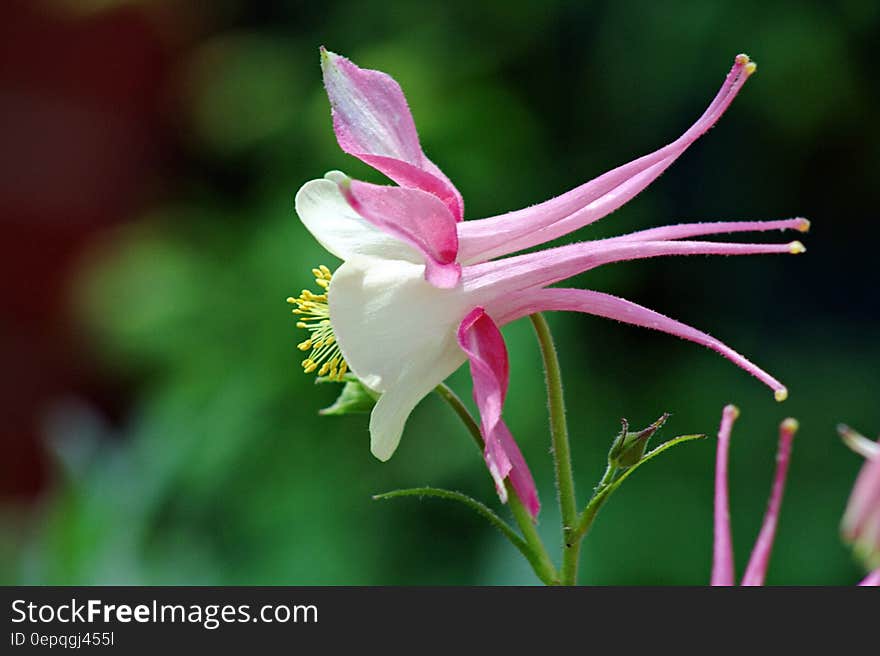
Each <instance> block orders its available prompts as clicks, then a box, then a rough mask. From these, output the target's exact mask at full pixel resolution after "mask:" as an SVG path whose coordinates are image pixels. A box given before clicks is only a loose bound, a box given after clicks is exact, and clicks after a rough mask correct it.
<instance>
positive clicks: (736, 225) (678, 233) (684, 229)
mask: <svg viewBox="0 0 880 656" xmlns="http://www.w3.org/2000/svg"><path fill="white" fill-rule="evenodd" d="M809 229H810V222H809V221H808V220H807V219H803V218H800V217H799V218H796V219H782V220H779V221H711V222H705V223H679V224H677V225H670V226H661V227H659V228H649V229H647V230H639V231H638V232H631V233H629V234H628V235H621V236H620V237H613V238H611V239H606V240H604V241H605V242H606V243H607V242H609V241H613V242H621V241H667V240H671V239H690V238H691V237H702V236H704V235H720V234H730V233H734V232H765V231H768V230H797V231H798V232H807V231H809Z"/></svg>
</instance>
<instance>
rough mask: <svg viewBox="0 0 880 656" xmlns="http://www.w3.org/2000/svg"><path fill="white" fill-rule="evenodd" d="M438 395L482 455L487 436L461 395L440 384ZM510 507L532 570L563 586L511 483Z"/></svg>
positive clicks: (437, 388) (509, 492)
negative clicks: (457, 418) (456, 417)
mask: <svg viewBox="0 0 880 656" xmlns="http://www.w3.org/2000/svg"><path fill="white" fill-rule="evenodd" d="M434 391H435V392H437V394H438V396H440V398H441V399H443V400H444V401H446V403H447V404H449V407H451V408H452V409H453V411H454V412H455V414H457V415H458V417H459V419H461V421H462V423H463V424H464V425H465V428H467V429H468V432H469V433H470V435H471V437H472V438H473V439H474V442H475V443H476V445H477V448H478V449H479V450H480V453H481V454H482V452H483V436H482V434H481V433H480V426H479V424H477V422H476V420H475V419H474V417H473V415H472V414H471V413H470V411H469V410H468V409H467V406H465V404H464V403H463V402H462V400H461V399H460V398H459V397H458V395H457V394H456V393H455V392H453V391H452V389H451V388H450V387H449V386H448V385H446V383H440V384H439V385H438V386H437V387H435V388H434ZM507 503H508V505H509V506H510V512H511V513H512V514H513V518H514V519H515V520H516V524H517V526H519V530H520V532H521V533H522V535H523V538H524V539H525V543H526V545H527V549H526V550H525V551H524V550H522V549H520V551H522V552H523V554H524V555H525V556H526V558H527V559H528V561H529V564H531V566H532V569H534V570H535V574H537V576H538V578H539V579H541V581H542V582H544V583H546V584H547V585H557V584H558V583H559V574H557V572H556V567H555V566H554V565H553V561H551V560H550V556H549V555H548V554H547V549H546V547H545V546H544V543H543V541H542V540H541V536H539V535H538V531H537V530H536V529H535V525H534V523H533V522H532V517H531V515H529V512H528V510H526V508H525V506H523V504H522V502H521V501H520V500H519V497H518V496H517V495H516V492H515V491H514V490H513V488H512V487H511V486H510V483H507ZM527 552H528V553H527Z"/></svg>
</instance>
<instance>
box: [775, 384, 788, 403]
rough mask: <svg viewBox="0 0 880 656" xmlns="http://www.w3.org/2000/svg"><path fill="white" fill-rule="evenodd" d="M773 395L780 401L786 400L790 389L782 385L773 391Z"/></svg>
mask: <svg viewBox="0 0 880 656" xmlns="http://www.w3.org/2000/svg"><path fill="white" fill-rule="evenodd" d="M773 397H774V398H775V399H776V400H777V401H779V402H780V403H782V402H783V401H785V399H787V398H788V390H787V389H786V388H784V387H781V388H779V389H778V390H776V391H775V392H773Z"/></svg>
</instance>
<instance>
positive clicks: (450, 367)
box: [290, 48, 809, 515]
mask: <svg viewBox="0 0 880 656" xmlns="http://www.w3.org/2000/svg"><path fill="white" fill-rule="evenodd" d="M321 64H322V68H323V73H324V84H325V87H326V89H327V94H328V96H329V98H330V103H331V106H332V109H333V127H334V130H335V132H336V137H337V140H338V142H339V145H340V147H341V148H342V150H344V151H345V152H347V153H349V154H351V155H354V156H355V157H357V158H359V159H361V160H362V161H364V162H366V163H367V164H370V165H371V166H373V167H374V168H376V169H378V170H379V171H381V172H382V173H384V174H385V175H387V176H388V177H389V178H391V179H392V180H393V181H395V182H397V183H398V185H400V186H380V185H374V184H368V183H365V182H359V181H356V180H351V179H350V178H348V177H347V176H345V175H344V174H342V173H340V172H338V171H334V172H330V173H328V174H327V175H326V176H325V177H324V178H323V179H320V180H313V181H311V182H308V183H306V184H305V185H304V186H303V187H302V189H300V191H299V192H298V193H297V196H296V211H297V213H298V214H299V217H300V219H301V220H302V222H303V224H304V225H305V226H306V228H308V230H309V231H310V232H311V233H312V234H313V235H314V236H315V238H316V239H317V240H318V241H319V242H320V243H321V244H322V245H323V246H324V247H325V248H326V249H327V250H328V251H330V252H331V253H332V254H334V255H336V256H337V257H339V258H340V259H342V260H343V264H342V265H341V266H340V268H339V269H338V270H337V271H336V272H335V273H334V274H333V275H332V278H331V275H330V272H329V270H328V269H325V268H320V269H316V270H315V276H316V279H317V281H318V283H319V284H320V285H321V286H322V287H323V288H324V289H325V290H326V293H320V294H313V293H311V292H307V291H306V292H303V295H301V296H300V297H299V298H298V299H290V300H291V301H292V302H294V303H295V304H297V309H296V310H294V312H298V313H300V314H303V315H305V317H304V318H303V320H302V321H301V322H300V323H301V325H302V326H305V327H307V329H309V330H310V331H311V334H312V337H311V338H310V339H307V340H305V341H304V342H303V343H302V344H301V345H300V348H301V349H303V350H306V351H310V353H309V355H308V357H307V358H306V359H305V360H304V361H303V367H304V369H305V370H306V371H307V372H310V371H317V372H318V373H319V374H322V375H330V376H332V377H338V378H341V375H342V372H344V371H345V370H346V369H349V370H351V371H352V372H353V373H354V374H355V375H356V376H357V377H358V378H359V379H360V380H361V381H362V382H363V383H364V384H365V385H367V386H368V387H370V388H372V389H373V390H375V391H377V392H380V393H381V397H380V398H379V401H378V402H377V403H376V406H375V408H374V409H373V412H372V416H371V418H370V437H371V450H372V452H373V454H374V455H375V456H376V457H377V458H379V459H380V460H387V459H388V458H389V457H391V455H392V454H393V453H394V450H395V449H396V448H397V445H398V443H399V441H400V437H401V434H402V432H403V428H404V424H405V423H406V420H407V417H408V416H409V414H410V412H411V411H412V410H413V408H414V407H415V406H416V404H417V403H418V402H419V401H420V400H421V399H422V398H423V397H424V396H426V395H427V394H428V393H429V392H430V391H431V390H433V389H434V387H435V386H436V385H437V384H438V383H440V382H441V381H443V380H444V379H445V378H446V377H447V376H449V375H450V374H451V373H452V372H453V371H455V370H456V369H457V368H458V367H459V366H461V364H463V363H464V362H465V361H466V360H469V361H470V365H471V373H472V374H473V378H474V397H475V399H476V401H477V404H478V407H479V410H480V415H481V423H482V430H483V438H484V441H485V447H486V450H485V457H486V462H487V465H488V466H489V470H490V472H491V474H492V476H493V478H494V480H495V483H496V487H497V488H498V492H499V494H500V495H501V497H502V500H504V485H503V481H504V479H505V478H507V477H510V480H511V483H512V485H513V487H514V488H515V490H516V492H517V494H518V495H519V496H520V497H521V498H522V500H523V501H524V503H525V504H526V506H527V507H528V508H529V509H530V511H531V512H532V514H533V515H534V514H535V513H537V510H538V501H537V495H536V494H535V490H534V484H533V483H532V480H531V476H530V475H529V474H528V469H527V468H526V466H525V463H524V461H523V460H522V456H521V454H520V452H519V450H518V448H517V447H516V443H515V442H514V441H513V439H512V437H511V436H510V433H509V431H508V430H507V427H506V426H505V424H504V422H503V420H502V419H501V410H502V406H503V403H504V396H505V392H506V390H507V382H508V369H507V352H506V349H505V347H504V342H503V340H502V338H501V335H500V332H499V331H498V327H499V326H502V325H504V324H506V323H509V322H511V321H514V320H515V319H518V318H520V317H523V316H526V315H529V314H532V313H534V312H539V311H544V310H570V311H575V312H584V313H588V314H594V315H597V316H602V317H607V318H610V319H617V320H619V321H623V322H625V323H630V324H634V325H637V326H643V327H646V328H653V329H655V330H660V331H664V332H667V333H671V334H673V335H678V336H679V337H682V338H684V339H688V340H691V341H694V342H696V343H698V344H703V345H704V346H707V347H709V348H711V349H713V350H715V351H717V352H718V353H720V354H722V355H724V356H725V357H727V358H729V359H730V360H732V361H733V362H734V363H735V364H737V365H738V366H740V367H742V368H743V369H745V370H746V371H748V372H749V373H751V374H753V375H754V376H756V377H757V378H758V379H760V380H761V381H763V382H764V383H765V384H767V385H768V386H770V387H771V388H772V389H773V390H774V392H775V394H776V398H777V399H779V400H783V399H784V398H785V397H786V395H787V391H786V388H785V387H784V386H783V385H782V384H781V383H780V382H779V381H778V380H776V379H775V378H773V377H772V376H770V375H769V374H768V373H766V372H765V371H763V370H762V369H760V368H759V367H757V366H756V365H754V364H752V363H751V362H749V361H748V360H747V359H746V358H744V357H743V356H742V355H740V354H739V353H737V352H736V351H734V350H732V349H731V348H729V347H728V346H726V345H725V344H723V343H721V342H720V341H718V340H716V339H714V338H713V337H710V336H709V335H707V334H706V333H703V332H700V331H698V330H696V329H694V328H691V327H689V326H686V325H684V324H682V323H679V322H677V321H674V320H672V319H670V318H668V317H665V316H663V315H661V314H658V313H657V312H654V311H652V310H649V309H647V308H644V307H641V306H639V305H636V304H635V303H631V302H629V301H626V300H624V299H621V298H617V297H615V296H610V295H608V294H603V293H600V292H595V291H587V290H580V289H558V288H553V289H549V288H548V287H549V286H550V285H552V284H554V283H557V282H560V281H562V280H565V279H566V278H569V277H571V276H573V275H576V274H578V273H582V272H584V271H588V270H590V269H593V268H595V267H598V266H601V265H603V264H610V263H612V262H619V261H623V260H634V259H641V258H649V257H658V256H662V255H747V254H758V253H801V252H803V250H804V248H803V246H802V245H801V243H800V242H797V241H795V242H791V243H787V244H742V243H717V242H711V241H695V240H690V239H691V238H694V237H698V236H702V235H709V234H718V233H734V232H745V231H763V230H776V229H783V230H784V229H794V230H799V231H802V232H804V231H806V230H807V229H808V227H809V223H808V222H807V221H806V220H805V219H800V218H796V219H787V220H780V221H741V222H718V223H693V224H681V225H672V226H666V227H661V228H653V229H649V230H643V231H640V232H635V233H632V234H628V235H624V236H621V237H615V238H611V239H601V240H597V241H592V242H582V243H577V244H571V245H567V246H560V247H557V248H551V249H546V250H543V251H539V252H533V253H527V254H523V255H515V256H512V257H504V259H494V260H493V258H499V257H503V256H507V255H510V254H512V253H515V252H517V251H520V250H523V249H526V248H529V247H532V246H536V245H539V244H543V243H545V242H548V241H550V240H553V239H556V238H557V237H561V236H563V235H565V234H568V233H570V232H572V231H573V230H576V229H578V228H581V227H583V226H585V225H588V224H590V223H592V222H594V221H597V220H598V219H600V218H602V217H604V216H606V215H607V214H609V213H611V212H613V211H614V210H616V209H617V208H619V207H620V206H621V205H623V204H624V203H626V202H627V201H628V200H629V199H631V198H632V197H634V196H635V195H636V194H638V193H639V192H640V191H641V190H642V189H644V188H645V187H646V186H648V184H650V183H651V182H652V181H653V180H654V179H655V178H657V176H659V175H660V174H661V173H662V172H663V171H664V170H665V169H666V168H667V167H668V166H669V165H671V164H672V162H674V161H675V160H676V159H677V158H678V156H679V155H681V154H682V153H683V152H684V151H685V150H686V149H687V148H688V146H690V145H691V144H692V143H693V142H694V141H696V140H697V138H698V137H700V136H701V135H702V134H703V133H704V132H706V131H707V130H708V129H709V128H710V127H712V125H714V123H715V122H716V121H717V120H718V118H719V117H720V116H721V115H722V114H723V113H724V111H725V110H726V109H727V107H728V105H729V104H730V103H731V101H732V100H733V98H734V97H735V96H736V95H737V93H738V92H739V90H740V89H741V88H742V86H743V84H745V82H746V80H747V79H748V78H749V76H750V75H751V74H752V73H753V72H754V71H755V64H754V63H753V62H751V61H750V60H749V58H748V57H747V56H746V55H739V56H737V57H736V60H735V62H734V65H733V67H732V68H731V70H730V73H729V74H728V75H727V78H726V79H725V80H724V83H723V85H722V86H721V90H720V91H719V92H718V95H717V96H716V97H715V99H714V100H713V101H712V102H711V103H710V105H709V107H708V108H707V109H706V111H705V112H704V113H703V115H702V116H701V117H700V118H699V119H698V120H697V122H696V123H694V124H693V125H692V126H691V127H690V128H689V129H688V130H687V131H686V132H685V133H684V134H683V135H682V136H681V137H679V138H678V139H676V140H675V141H673V142H672V143H670V144H669V145H667V146H664V147H663V148H660V149H659V150H657V151H655V152H653V153H651V154H649V155H645V156H643V157H640V158H638V159H636V160H634V161H632V162H630V163H628V164H625V165H623V166H621V167H618V168H616V169H614V170H612V171H609V172H608V173H605V174H603V175H601V176H599V177H598V178H596V179H594V180H592V181H590V182H587V183H586V184H584V185H581V186H580V187H577V188H576V189H573V190H571V191H569V192H568V193H565V194H563V195H561V196H558V197H556V198H553V199H551V200H549V201H546V202H544V203H541V204H539V205H535V206H532V207H528V208H525V209H522V210H518V211H515V212H509V213H507V214H502V215H500V216H495V217H492V218H487V219H481V220H476V221H466V222H462V219H463V214H464V204H463V202H462V198H461V195H460V194H459V193H458V191H457V190H456V188H455V187H454V186H453V184H452V183H451V182H450V181H449V179H448V178H447V177H446V176H445V175H444V174H443V173H442V172H441V171H440V169H439V168H438V167H437V166H436V165H435V164H434V163H433V162H431V161H430V160H429V159H428V158H427V157H426V156H425V154H424V153H423V152H422V149H421V146H420V144H419V139H418V135H417V134H416V128H415V123H414V122H413V118H412V116H411V114H410V111H409V108H408V107H407V104H406V100H405V98H404V96H403V93H402V91H401V89H400V87H399V85H398V84H397V83H396V82H395V81H394V80H393V79H392V78H390V77H389V76H388V75H386V74H385V73H382V72H379V71H371V70H365V69H361V68H358V67H357V66H355V65H354V64H353V63H352V62H350V61H349V60H348V59H345V58H344V57H340V56H339V55H336V54H333V53H330V52H327V51H326V50H324V49H323V48H322V50H321Z"/></svg>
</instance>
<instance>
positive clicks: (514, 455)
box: [496, 421, 541, 518]
mask: <svg viewBox="0 0 880 656" xmlns="http://www.w3.org/2000/svg"><path fill="white" fill-rule="evenodd" d="M496 432H497V433H498V441H499V442H501V446H502V447H503V448H504V451H505V452H506V453H507V458H508V459H509V460H510V465H511V469H510V473H508V475H507V476H508V478H509V479H510V484H511V486H513V490H514V492H516V496H517V497H519V500H520V501H522V503H523V505H524V506H525V507H526V510H528V511H529V514H530V515H531V516H532V517H533V518H534V517H537V516H538V512H540V510H541V502H540V501H539V500H538V488H537V487H536V486H535V479H533V478H532V472H531V471H529V466H528V465H527V464H526V460H525V458H523V454H522V452H521V451H520V450H519V446H518V445H517V443H516V441H515V440H514V439H513V435H511V434H510V430H509V429H508V428H507V424H505V423H504V421H500V422H498V426H497V428H496Z"/></svg>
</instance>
